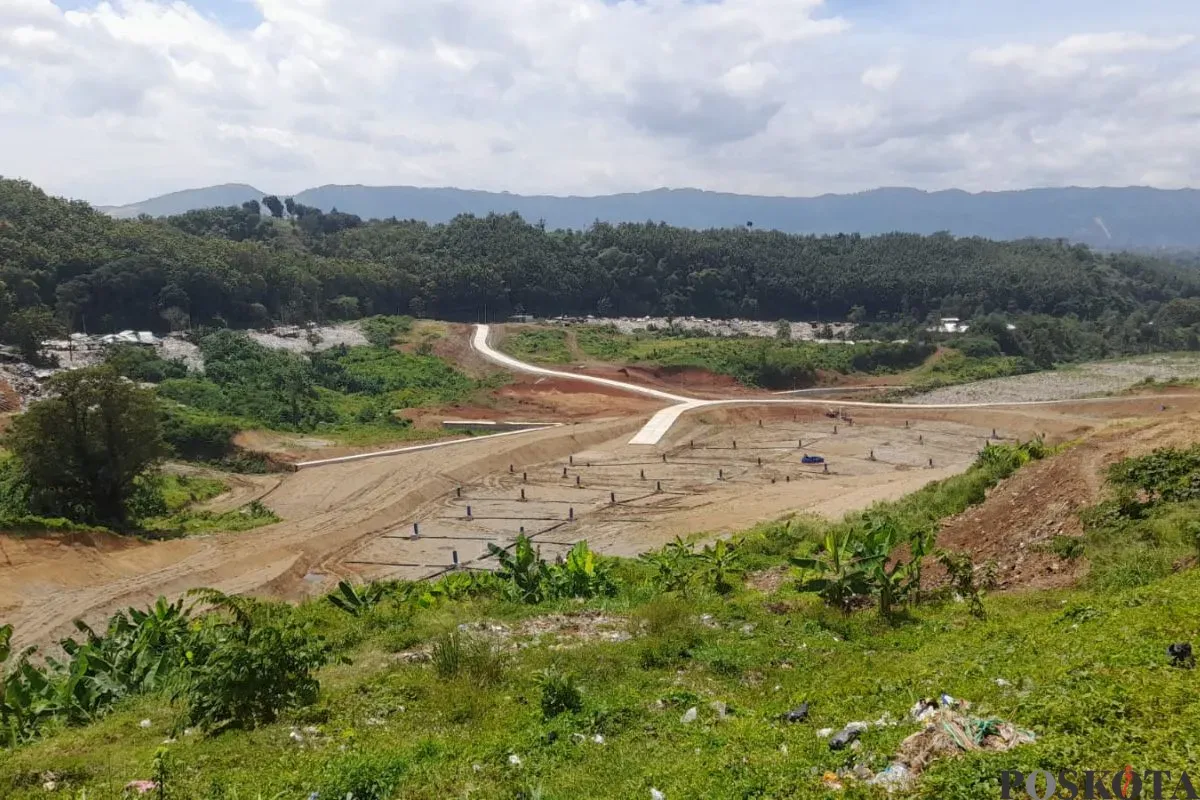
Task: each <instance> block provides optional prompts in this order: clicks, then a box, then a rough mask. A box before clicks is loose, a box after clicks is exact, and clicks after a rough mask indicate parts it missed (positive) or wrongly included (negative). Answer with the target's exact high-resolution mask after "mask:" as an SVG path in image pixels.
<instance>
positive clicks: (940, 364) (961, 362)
mask: <svg viewBox="0 0 1200 800" xmlns="http://www.w3.org/2000/svg"><path fill="white" fill-rule="evenodd" d="M1036 370H1037V368H1036V367H1035V366H1034V365H1033V364H1032V363H1030V362H1029V361H1028V360H1027V359H1024V358H1021V357H1019V356H989V357H985V358H973V357H970V356H966V355H963V354H962V353H959V352H957V351H954V350H951V351H949V352H947V353H946V355H945V356H943V357H942V358H939V359H935V360H933V361H931V362H930V363H928V364H926V365H924V366H922V367H920V368H919V369H916V370H914V371H913V373H912V382H911V384H910V385H911V386H912V388H914V389H917V390H919V391H931V390H933V389H938V388H940V387H942V386H953V385H956V384H960V383H971V382H973V381H982V380H988V379H989V378H1007V377H1010V376H1013V375H1024V374H1025V373H1028V372H1035V371H1036Z"/></svg>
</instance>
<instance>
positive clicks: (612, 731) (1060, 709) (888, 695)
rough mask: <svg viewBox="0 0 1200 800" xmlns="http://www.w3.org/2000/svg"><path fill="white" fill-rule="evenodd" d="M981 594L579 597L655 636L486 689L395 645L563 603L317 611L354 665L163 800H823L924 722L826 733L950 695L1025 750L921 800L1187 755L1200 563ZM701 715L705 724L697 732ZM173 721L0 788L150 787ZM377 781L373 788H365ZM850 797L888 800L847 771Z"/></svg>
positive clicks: (925, 792)
mask: <svg viewBox="0 0 1200 800" xmlns="http://www.w3.org/2000/svg"><path fill="white" fill-rule="evenodd" d="M988 607H989V612H990V613H989V618H988V619H987V621H983V622H981V621H978V620H975V619H974V618H972V617H971V616H969V615H968V613H967V612H966V610H965V608H963V607H962V605H960V604H953V603H951V604H947V605H944V606H939V607H924V608H922V609H920V611H919V612H917V613H916V614H914V615H913V616H911V617H910V618H908V619H906V620H903V621H901V622H899V623H898V624H895V625H889V624H886V623H883V622H881V621H879V620H878V618H876V617H874V616H871V615H866V614H856V615H852V616H849V617H843V616H841V615H840V614H837V613H835V612H831V611H828V610H827V609H823V608H821V607H819V606H818V605H817V604H816V603H815V601H814V599H813V598H812V597H811V596H801V595H798V594H797V593H796V592H795V591H794V589H793V588H792V587H790V586H787V585H785V586H784V587H783V588H781V589H780V590H778V591H776V592H774V593H772V594H770V595H764V594H760V593H758V592H756V591H753V590H750V589H741V590H739V591H737V592H736V593H735V594H734V595H733V596H732V597H728V598H721V597H717V596H714V595H704V594H701V595H698V596H695V597H692V598H689V599H687V600H681V601H671V600H662V599H648V598H646V597H639V596H638V595H637V594H634V595H630V596H624V597H619V598H616V599H613V600H610V601H607V602H603V603H596V602H592V603H587V604H582V605H579V606H576V605H574V604H571V605H570V606H569V608H570V610H572V611H579V610H583V609H598V610H602V611H603V612H604V613H606V614H610V615H620V616H623V617H632V618H637V617H639V616H640V617H641V618H643V619H647V620H650V621H651V625H652V626H653V630H654V631H655V632H654V633H646V632H642V633H639V635H638V636H636V637H635V638H633V639H631V640H630V641H626V642H603V643H595V642H592V643H578V642H574V641H572V639H571V638H570V637H569V636H567V637H563V638H562V640H561V641H559V642H558V643H557V645H559V646H562V647H563V649H556V645H555V644H553V643H552V642H551V641H549V640H546V639H544V640H542V641H540V642H539V641H534V640H526V641H525V642H522V644H523V645H527V646H522V647H521V648H519V649H516V650H515V652H512V653H511V654H510V656H509V661H508V662H507V665H506V666H505V668H504V669H503V670H502V673H501V677H500V679H499V681H498V682H497V683H496V684H495V685H492V686H489V687H482V686H480V685H478V684H477V683H475V682H473V681H471V680H468V679H466V678H449V679H443V678H439V677H438V676H437V674H436V673H435V671H434V669H433V668H431V667H430V666H429V665H427V664H407V663H403V662H401V661H399V660H397V659H396V658H395V657H394V656H393V654H392V651H395V650H397V649H398V648H401V647H407V646H409V645H411V644H413V643H415V642H416V641H418V640H422V639H426V638H428V637H430V636H432V635H434V634H436V633H438V632H441V631H446V630H449V629H451V628H452V627H453V626H454V625H455V624H456V623H457V622H459V621H466V620H476V619H489V620H494V621H499V622H505V623H508V624H512V623H513V622H514V621H515V620H517V619H519V618H521V617H526V616H530V615H538V614H545V613H547V612H550V611H556V610H563V608H562V606H561V605H559V606H555V607H542V608H528V607H514V606H511V605H507V604H503V603H474V604H464V605H456V606H455V607H453V608H441V609H438V610H436V611H432V612H427V613H423V614H421V615H418V616H417V617H415V618H413V617H410V616H408V615H407V614H404V613H402V612H397V611H395V610H394V609H393V610H389V609H386V608H385V609H382V610H379V611H376V612H373V613H372V614H371V615H370V616H369V617H367V618H365V619H363V620H360V621H351V620H350V618H348V617H345V618H339V616H338V615H340V613H341V612H336V611H334V610H333V609H332V608H331V607H322V606H319V605H318V606H314V607H310V608H309V609H307V610H306V613H307V614H309V615H312V616H314V617H316V618H319V620H320V621H321V622H322V623H323V625H324V627H325V628H326V630H327V631H328V632H329V633H330V634H332V635H335V636H337V637H339V638H341V639H342V640H343V643H344V644H346V645H349V644H351V643H353V642H358V644H357V648H356V651H355V654H354V660H355V665H354V666H348V665H347V666H341V667H335V668H331V669H328V670H327V671H326V672H325V674H324V676H323V679H324V686H325V695H324V698H323V700H322V702H321V704H320V705H319V706H317V707H315V708H313V709H309V710H308V711H306V712H304V713H302V714H300V715H299V716H296V717H295V718H293V719H289V720H287V721H285V722H283V723H281V724H277V725H272V726H267V727H264V728H260V729H258V730H255V731H252V732H229V733H226V734H223V735H221V736H218V737H215V738H204V737H201V736H200V735H190V736H188V735H183V734H179V736H178V741H177V742H173V743H172V744H170V745H169V751H170V763H171V772H170V777H169V779H168V784H167V785H168V787H169V789H170V794H169V796H171V797H179V798H217V797H238V798H257V797H307V796H309V794H310V793H311V792H313V791H317V792H320V793H321V794H320V795H319V796H322V797H324V796H329V795H327V792H328V791H330V790H338V789H342V788H344V787H346V786H350V787H351V790H352V791H355V790H357V792H358V793H356V794H355V795H354V796H355V797H381V798H390V797H405V798H445V797H462V796H467V795H469V796H471V797H480V798H511V797H534V796H539V797H546V798H579V797H589V798H592V797H596V798H599V797H604V798H632V797H649V796H650V792H649V790H650V788H651V787H654V788H657V789H659V790H661V791H663V792H665V794H666V796H667V797H668V798H694V797H706V798H744V797H779V798H782V797H823V796H826V795H825V790H824V789H823V788H822V786H821V784H820V781H819V778H818V776H819V775H820V774H821V773H823V772H825V771H835V770H837V769H840V768H843V767H846V766H848V765H850V764H865V765H867V766H868V767H870V768H871V769H873V770H881V769H883V768H884V767H885V766H886V764H887V763H888V760H889V756H890V754H891V753H893V752H894V751H895V749H896V747H897V745H898V744H899V742H900V741H901V740H902V739H903V738H904V737H905V736H907V735H908V734H909V733H911V732H913V731H915V730H917V729H918V726H917V725H915V724H912V723H910V722H901V723H900V724H898V725H895V726H883V727H874V726H873V727H872V728H871V729H870V730H868V731H867V732H866V733H865V734H863V736H862V742H863V747H862V750H860V751H857V752H854V751H843V752H833V751H831V750H829V748H828V746H827V742H826V741H825V740H824V739H821V738H819V737H818V736H817V735H816V734H815V731H816V730H817V729H819V728H824V727H833V728H839V727H841V726H842V725H843V724H845V723H846V722H849V721H852V720H864V721H873V720H877V719H879V718H880V717H881V716H882V715H883V714H885V713H886V714H889V715H890V716H891V717H892V718H895V719H897V720H904V719H905V714H906V712H907V709H908V708H909V707H910V706H911V705H912V704H913V703H914V702H916V701H917V700H918V699H920V698H922V697H926V696H936V695H938V694H939V693H941V692H947V693H949V694H951V695H953V696H955V697H958V698H966V699H969V700H971V701H972V702H973V703H974V704H975V709H976V712H977V713H979V714H981V715H984V716H996V717H1000V718H1004V719H1008V720H1011V721H1014V722H1016V723H1017V724H1019V725H1021V726H1023V727H1026V728H1029V729H1032V730H1033V731H1035V732H1036V733H1037V734H1038V741H1037V742H1036V743H1034V744H1032V745H1028V746H1024V747H1022V748H1019V749H1017V750H1014V751H1011V752H1009V753H1003V754H982V753H981V754H973V755H970V756H964V757H961V758H958V759H952V760H943V761H939V762H936V763H935V764H934V765H933V766H932V767H931V768H930V769H929V770H928V771H927V772H926V774H925V775H924V776H923V778H922V780H921V783H920V784H919V785H918V787H917V788H916V789H914V790H913V792H912V793H911V795H910V796H914V797H929V798H942V799H945V798H963V799H964V800H967V799H968V798H969V799H971V800H974V798H980V797H995V796H998V790H997V786H998V784H997V777H996V776H997V773H998V771H999V770H1001V769H1022V770H1032V769H1052V770H1056V769H1059V768H1062V767H1079V768H1085V767H1086V768H1095V769H1109V770H1113V769H1119V768H1120V767H1122V766H1123V765H1124V764H1125V763H1132V764H1134V765H1135V766H1137V767H1139V768H1142V767H1145V768H1149V767H1151V766H1152V767H1153V768H1156V769H1172V770H1176V771H1178V770H1181V769H1185V768H1187V767H1189V766H1191V765H1192V761H1193V757H1194V753H1195V751H1196V748H1197V747H1200V730H1198V729H1197V726H1196V725H1195V721H1196V720H1197V719H1200V697H1198V696H1197V695H1196V693H1195V692H1194V675H1193V674H1192V673H1190V672H1186V671H1182V670H1177V669H1172V668H1170V667H1168V666H1166V665H1165V663H1164V662H1165V659H1164V654H1163V648H1164V647H1165V644H1166V643H1167V642H1170V641H1175V640H1183V639H1187V638H1188V637H1189V636H1194V635H1195V633H1196V623H1195V620H1196V619H1197V618H1198V616H1200V580H1198V579H1197V575H1196V574H1195V573H1185V574H1181V575H1176V576H1173V577H1170V578H1167V579H1165V580H1163V581H1160V582H1158V583H1156V584H1155V585H1154V586H1153V587H1152V588H1151V587H1146V588H1142V589H1139V590H1133V591H1126V592H1118V593H1114V594H1098V593H1091V592H1086V591H1074V592H1055V593H1039V594H1033V595H1028V596H1014V597H1004V598H993V599H991V600H990V601H989V603H988ZM699 614H707V615H710V617H707V618H706V620H708V624H700V623H698V622H697V621H696V615H699ZM629 625H630V629H631V630H632V629H635V627H634V625H633V623H629ZM643 631H644V629H643ZM673 642H681V643H686V655H677V656H676V657H675V658H673V659H669V660H668V661H667V662H666V663H658V660H659V659H660V657H662V656H663V654H668V655H669V654H670V653H671V650H672V647H671V643H673ZM551 666H556V667H557V668H559V669H562V670H565V671H568V672H569V673H570V674H572V675H574V676H575V677H576V679H577V680H578V682H579V685H580V686H581V687H582V693H583V708H582V710H581V711H579V712H577V713H568V714H564V715H561V716H559V717H556V718H554V719H551V720H546V719H544V718H543V715H542V713H541V711H540V709H539V707H538V690H537V688H536V686H535V684H534V681H533V679H532V676H533V674H534V673H535V672H536V671H538V670H541V669H544V668H547V667H551ZM998 679H1002V683H1006V684H1008V685H1002V683H998ZM802 700H807V701H809V702H810V703H811V704H812V716H811V719H810V721H809V722H807V723H801V724H793V725H789V724H787V723H784V722H782V721H780V720H779V719H778V716H779V715H780V714H782V713H783V712H785V711H787V710H788V709H789V708H791V707H793V706H795V705H796V704H798V703H799V702H800V701H802ZM718 701H719V702H722V703H725V704H727V706H728V708H729V716H728V717H727V718H725V719H721V718H720V717H719V714H718V712H717V711H715V710H714V709H713V708H712V706H711V704H712V703H713V702H718ZM691 707H696V708H698V710H699V718H698V720H697V721H696V722H694V723H692V724H686V723H684V722H683V721H682V715H683V714H684V712H685V711H686V710H687V709H688V708H691ZM142 719H148V720H150V727H149V728H142V727H140V725H139V721H140V720H142ZM172 724H173V715H172V711H171V709H170V708H169V707H166V706H164V704H163V703H162V702H161V700H158V699H153V698H146V699H142V700H138V701H135V702H131V703H129V704H127V705H126V706H125V707H124V708H123V709H122V710H121V711H120V712H118V713H116V714H114V715H112V716H111V717H109V718H107V719H105V720H103V721H101V722H100V723H98V724H96V725H93V726H90V727H87V728H82V729H74V730H66V731H63V732H61V733H59V734H58V735H55V736H52V737H51V738H49V739H48V740H46V741H43V742H40V743H37V744H34V745H32V746H29V747H26V748H24V749H21V750H18V751H16V752H11V753H7V754H3V755H0V787H4V791H5V795H4V796H6V797H12V798H33V797H46V796H47V793H46V792H45V790H44V789H43V788H42V783H43V782H44V778H43V775H44V774H45V773H47V772H49V773H53V775H54V776H55V777H56V782H57V784H58V785H59V786H61V787H63V788H64V789H68V788H69V789H71V790H77V789H80V788H83V787H87V788H88V794H87V796H88V797H91V798H98V799H99V798H116V797H120V796H121V787H123V786H124V785H125V784H126V783H127V782H128V781H130V780H133V779H136V778H148V777H150V775H151V763H152V761H153V758H154V754H155V751H156V750H157V749H158V747H159V746H160V745H161V744H162V742H163V740H164V738H166V737H168V735H169V733H170V731H171V728H172ZM293 726H299V727H300V728H301V731H300V732H299V733H298V734H297V735H298V736H299V737H300V738H301V739H302V741H295V740H293V737H292V736H291V732H292V730H293ZM308 726H312V728H311V729H310V731H309V732H305V729H306V728H308ZM314 730H315V731H318V732H316V733H314V732H311V731H314ZM577 733H578V734H584V735H585V736H586V738H585V740H584V741H577V739H578V737H574V738H573V736H572V734H577ZM596 734H600V735H601V736H602V737H603V742H602V743H598V742H597V741H594V740H593V737H594V736H595V735H596ZM513 755H516V756H517V758H518V759H519V761H520V764H519V765H518V764H514V763H511V761H510V757H511V756H513ZM814 771H815V772H816V774H814ZM371 785H376V786H378V787H380V791H379V793H378V794H371V793H367V792H364V791H363V790H362V787H364V786H367V787H369V786H371ZM333 796H342V795H333ZM844 796H846V797H875V796H882V793H881V792H879V791H878V790H875V789H872V788H871V787H867V786H865V785H861V784H856V783H853V782H849V783H848V785H847V791H846V792H845V795H844Z"/></svg>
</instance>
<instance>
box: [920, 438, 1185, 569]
mask: <svg viewBox="0 0 1200 800" xmlns="http://www.w3.org/2000/svg"><path fill="white" fill-rule="evenodd" d="M1198 430H1200V417H1197V416H1196V415H1188V416H1187V417H1184V418H1182V419H1180V418H1176V419H1174V420H1171V421H1169V422H1163V423H1144V424H1142V425H1140V426H1139V427H1137V428H1132V429H1131V428H1124V427H1122V428H1118V429H1115V430H1113V429H1109V430H1105V431H1102V432H1100V433H1097V434H1095V435H1093V436H1090V437H1088V438H1087V439H1085V440H1084V441H1083V442H1081V443H1079V444H1077V445H1074V446H1072V447H1070V448H1068V449H1067V450H1066V451H1065V452H1063V453H1060V454H1058V455H1056V456H1053V457H1051V458H1048V459H1046V460H1044V461H1039V462H1037V463H1034V464H1030V465H1028V466H1026V467H1024V468H1022V469H1021V470H1020V471H1019V472H1017V474H1016V475H1014V476H1013V477H1011V478H1009V479H1008V480H1006V481H1004V482H1003V483H1001V484H1000V485H998V486H996V487H995V488H994V489H993V490H992V491H991V492H989V493H988V497H987V499H986V500H985V501H984V502H983V503H981V504H980V505H978V506H975V507H973V508H970V509H968V510H967V511H965V512H963V513H962V514H960V515H958V516H957V517H954V518H952V519H950V520H949V521H947V522H946V523H945V524H943V526H942V529H941V531H940V532H939V533H938V538H937V546H938V547H940V548H943V549H946V550H953V551H957V552H965V553H969V554H970V556H971V558H972V559H973V560H974V561H975V563H976V565H982V564H985V563H987V562H988V561H994V562H995V563H996V565H997V567H998V571H997V581H998V583H997V588H999V589H1018V588H1021V589H1026V588H1032V589H1045V588H1055V587H1063V586H1068V585H1071V584H1072V583H1074V582H1076V581H1077V580H1078V579H1079V578H1081V577H1082V576H1083V575H1084V574H1085V573H1086V570H1087V564H1086V563H1085V562H1083V561H1081V560H1065V559H1061V558H1059V557H1057V556H1056V555H1055V554H1054V553H1053V552H1051V550H1050V549H1049V547H1048V545H1049V544H1050V542H1051V541H1052V540H1053V539H1054V538H1055V537H1056V536H1070V537H1079V536H1082V535H1083V532H1084V531H1083V525H1082V523H1081V522H1080V519H1079V511H1080V510H1082V509H1084V508H1087V507H1088V506H1092V505H1095V504H1096V503H1098V502H1100V501H1101V500H1102V499H1103V495H1104V475H1105V472H1106V470H1107V469H1108V466H1109V465H1111V464H1113V463H1116V462H1117V461H1119V460H1121V459H1123V458H1128V457H1130V456H1137V455H1143V454H1145V453H1147V452H1149V451H1151V450H1153V449H1154V448H1157V447H1171V446H1182V445H1187V444H1190V443H1192V442H1194V441H1195V440H1196V433H1197V431H1198ZM925 580H926V582H927V583H928V585H929V586H931V587H932V586H937V585H939V584H941V583H943V582H944V581H945V573H944V571H943V570H942V569H941V568H940V567H938V566H932V567H931V568H930V569H929V570H927V572H926V576H925Z"/></svg>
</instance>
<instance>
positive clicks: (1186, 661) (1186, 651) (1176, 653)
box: [1167, 642, 1196, 669]
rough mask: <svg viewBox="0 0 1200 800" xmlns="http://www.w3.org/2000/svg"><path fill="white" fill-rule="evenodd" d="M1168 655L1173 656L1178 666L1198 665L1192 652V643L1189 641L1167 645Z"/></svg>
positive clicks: (1172, 658)
mask: <svg viewBox="0 0 1200 800" xmlns="http://www.w3.org/2000/svg"><path fill="white" fill-rule="evenodd" d="M1167 655H1168V656H1170V657H1171V660H1172V661H1173V662H1174V666H1176V667H1187V668H1189V669H1190V668H1191V667H1194V666H1196V657H1195V656H1194V655H1193V654H1192V645H1191V644H1190V643H1188V642H1177V643H1176V644H1171V645H1167Z"/></svg>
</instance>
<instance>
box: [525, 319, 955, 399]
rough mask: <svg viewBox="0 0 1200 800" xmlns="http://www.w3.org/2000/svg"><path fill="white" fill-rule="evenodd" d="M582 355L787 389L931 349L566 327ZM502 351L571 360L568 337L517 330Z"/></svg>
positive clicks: (874, 370) (919, 358)
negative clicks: (820, 376)
mask: <svg viewBox="0 0 1200 800" xmlns="http://www.w3.org/2000/svg"><path fill="white" fill-rule="evenodd" d="M572 330H573V331H574V334H575V337H576V341H577V342H578V345H579V349H580V350H581V351H582V352H583V353H584V354H586V355H587V356H589V357H591V358H594V359H597V360H600V361H609V362H613V363H620V364H642V365H647V366H654V367H664V368H668V369H686V368H698V369H705V370H708V371H710V372H715V373H718V374H721V375H730V376H732V377H734V378H736V379H737V380H739V381H741V382H742V383H744V384H746V385H748V386H761V387H764V388H772V389H790V388H795V387H803V386H809V385H812V384H813V383H815V382H816V380H817V377H818V375H817V373H818V371H819V370H820V371H828V372H838V373H843V374H850V373H869V374H887V373H892V372H897V371H903V370H906V369H911V368H913V367H916V366H918V365H919V364H921V363H922V362H923V361H924V360H925V359H926V358H927V357H928V356H929V355H930V354H931V353H932V352H933V348H932V347H930V346H925V345H916V344H907V345H899V344H886V343H885V344H874V343H862V344H852V345H851V344H816V343H814V342H792V341H788V342H784V341H779V340H776V339H765V338H726V337H703V336H688V335H673V334H671V335H668V334H666V333H662V332H644V333H632V334H624V333H619V332H618V331H616V330H615V329H613V328H605V327H599V326H595V325H582V326H578V327H576V328H573V329H572ZM503 347H504V349H505V351H506V352H508V353H510V354H512V355H514V356H517V357H519V358H524V359H527V360H530V361H533V362H536V363H543V364H562V363H566V362H569V361H570V360H571V355H570V352H569V350H568V348H567V332H566V331H564V330H561V329H533V330H523V331H521V332H520V333H518V334H516V335H515V336H512V337H510V338H509V339H507V340H506V341H505V342H504V344H503Z"/></svg>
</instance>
